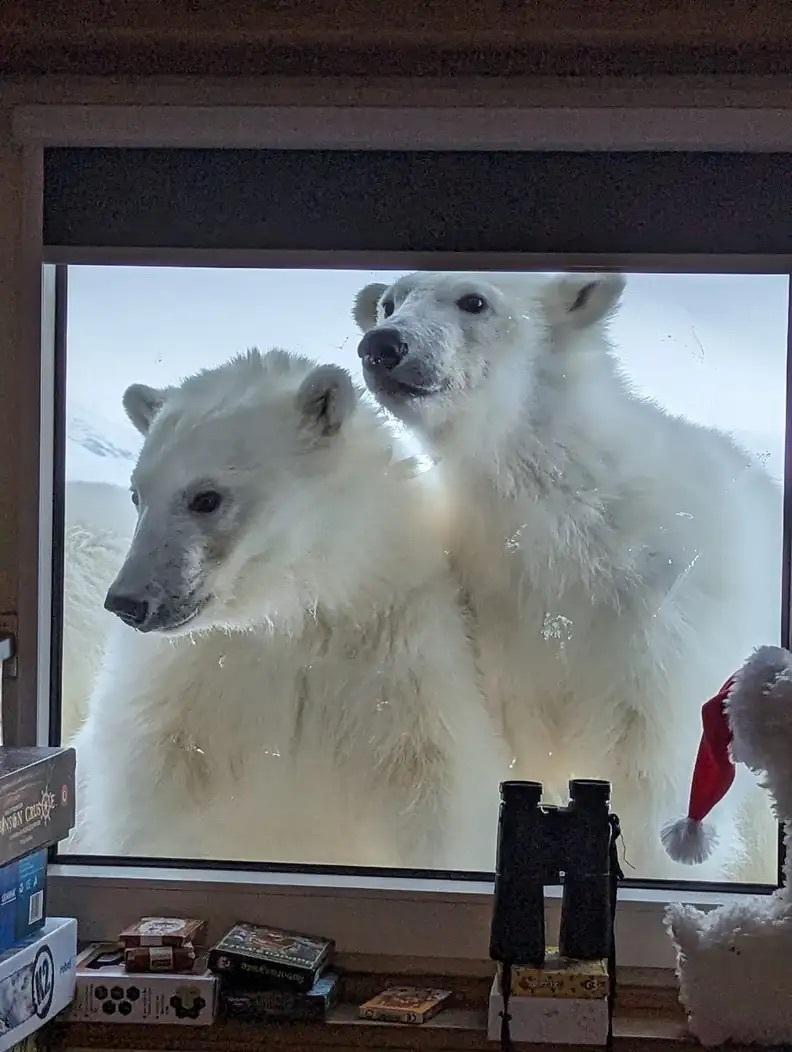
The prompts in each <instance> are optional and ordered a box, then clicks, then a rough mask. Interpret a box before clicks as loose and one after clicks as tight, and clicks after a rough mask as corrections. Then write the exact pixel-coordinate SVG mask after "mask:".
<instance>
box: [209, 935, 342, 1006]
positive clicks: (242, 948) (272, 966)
mask: <svg viewBox="0 0 792 1052" xmlns="http://www.w3.org/2000/svg"><path fill="white" fill-rule="evenodd" d="M334 950H335V942H334V941H333V940H332V939H326V938H323V937H322V936H316V935H304V934H302V933H301V932H295V931H284V930H283V929H282V928H271V927H268V926H267V925H263V924H247V923H245V922H244V921H240V922H239V923H237V924H235V925H234V927H233V928H232V929H231V930H230V931H229V932H227V933H226V934H225V935H224V936H223V938H222V939H220V941H219V942H218V943H216V944H215V946H213V947H212V949H211V950H210V952H209V967H210V968H211V970H212V971H213V972H218V973H219V974H221V975H224V976H226V977H227V978H228V979H229V980H230V981H231V982H232V983H234V984H236V985H237V986H259V987H262V986H268V987H272V988H279V989H293V990H296V991H298V992H300V993H308V991H309V990H310V989H311V987H312V986H313V985H314V983H315V982H316V980H317V979H318V978H319V976H320V975H321V974H322V972H323V971H324V970H325V968H326V967H327V965H328V964H329V962H330V957H331V955H332V953H333V951H334Z"/></svg>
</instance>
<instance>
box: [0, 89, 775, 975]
mask: <svg viewBox="0 0 792 1052" xmlns="http://www.w3.org/2000/svg"><path fill="white" fill-rule="evenodd" d="M549 98H552V95H545V99H546V100H547V99H549ZM403 102H404V95H402V96H401V97H400V102H399V104H398V105H395V104H394V103H393V98H392V97H391V101H390V104H388V105H386V106H385V107H382V106H355V105H339V106H316V105H313V106H312V105H296V106H292V105H288V106H280V105H273V106H261V105H251V106H236V105H230V106H221V105H216V106H194V105H170V106H162V105H156V104H152V105H140V104H138V105H109V106H108V105H98V106H95V105H79V104H74V105H71V104H67V105H55V104H51V103H36V104H33V105H28V104H24V103H23V104H22V105H19V106H16V107H15V108H13V110H12V113H11V129H12V144H11V148H10V149H9V151H8V155H7V156H6V155H5V154H4V153H3V149H2V147H3V142H2V139H1V138H0V174H3V173H4V169H5V170H6V171H7V172H11V173H12V175H13V178H14V181H15V186H16V191H17V198H18V202H19V204H20V205H21V208H20V212H19V215H20V217H21V218H20V221H19V224H18V226H17V227H15V229H14V230H13V233H14V245H15V251H14V250H12V254H13V259H12V261H11V262H12V264H13V265H12V266H11V267H10V271H11V272H12V273H13V278H14V288H13V292H14V293H15V294H16V299H15V302H14V303H13V304H11V306H12V307H13V313H14V318H13V324H12V326H11V332H12V334H13V338H14V340H15V342H16V354H15V356H14V357H13V361H12V368H11V376H12V379H13V381H14V386H15V391H16V399H17V403H18V404H19V405H22V406H25V407H28V406H30V407H35V411H32V412H29V413H28V412H26V413H21V414H17V417H16V418H15V419H13V420H12V419H11V418H8V422H7V423H5V424H4V422H3V421H0V437H3V438H5V439H6V446H7V447H8V444H9V442H10V441H11V436H12V435H13V436H14V438H15V440H16V443H17V460H16V473H17V478H18V479H25V478H35V479H37V480H38V487H37V490H38V492H37V493H34V492H32V490H33V487H20V488H19V489H18V494H19V495H18V498H17V506H16V508H15V509H14V510H15V511H16V524H17V530H18V554H19V559H18V567H17V574H18V586H17V600H18V602H17V612H18V614H19V660H18V664H19V673H18V678H17V679H16V680H13V681H8V682H6V684H5V686H6V692H7V697H6V698H4V713H3V715H4V726H5V727H6V728H7V729H8V731H9V732H10V735H9V737H10V740H13V741H19V742H24V741H32V740H33V738H32V737H31V734H32V728H33V727H34V726H36V725H37V726H38V729H39V730H38V734H39V738H38V740H39V741H43V740H46V738H45V737H44V736H45V735H46V733H47V726H48V710H49V686H50V670H49V647H48V645H47V641H48V637H49V631H50V624H49V609H50V589H51V583H52V582H51V567H50V560H49V558H48V555H49V551H51V540H52V519H53V515H52V472H51V463H50V462H49V460H48V457H47V456H46V455H45V454H44V451H45V449H46V442H47V441H48V440H49V436H48V435H47V433H46V429H48V428H50V429H51V428H52V427H53V426H54V424H53V418H54V414H53V413H51V412H49V411H48V409H47V407H48V406H51V405H53V404H54V402H53V393H54V388H53V384H54V382H55V377H54V368H53V362H54V323H53V318H54V314H53V305H52V295H53V284H52V282H51V281H50V278H49V277H48V273H49V272H48V270H46V269H45V270H44V271H42V264H44V263H45V262H46V263H47V264H49V263H53V262H54V261H55V259H56V258H57V253H49V254H48V255H47V256H46V257H45V255H44V249H43V245H42V190H43V181H42V159H43V149H44V147H46V146H81V145H86V146H87V145H90V146H110V147H113V146H168V147H178V146H188V145H189V146H204V145H205V146H213V147H218V148H223V147H258V148H266V147H278V148H301V147H303V148H305V147H321V148H326V149H327V148H334V147H335V148H341V147H346V148H349V147H353V148H359V149H370V148H384V147H390V148H404V149H409V148H413V149H415V148H426V149H431V148H435V149H436V148H446V149H453V148H469V146H470V143H471V141H473V142H475V144H476V147H478V148H480V149H521V150H527V149H568V150H606V151H607V150H615V149H619V150H627V149H632V150H634V149H677V150H679V149H697V150H705V151H711V150H719V149H724V150H726V149H728V150H745V151H753V152H764V151H784V152H786V151H789V152H792V121H790V119H789V118H790V116H792V108H789V107H781V108H779V107H778V106H776V108H774V109H767V108H765V107H764V106H761V105H760V106H756V107H752V106H743V107H741V108H736V107H733V108H732V107H728V106H721V107H718V106H703V107H680V106H673V105H671V106H668V105H666V106H659V107H658V106H651V105H648V106H640V105H639V106H636V105H634V104H633V105H624V104H623V103H622V105H621V107H611V106H587V105H585V104H582V105H577V106H569V107H558V106H548V105H544V106H542V105H530V104H528V105H518V106H515V105H511V106H499V105H497V103H494V104H493V102H492V100H489V104H487V105H481V104H479V105H475V106H471V105H459V106H449V105H447V104H446V105H442V106H434V107H432V106H431V105H429V106H426V105H421V93H420V90H419V89H415V90H414V91H413V92H412V94H411V95H410V104H409V105H404V104H403ZM384 111H387V112H384ZM384 117H387V120H385V119H383V118H384ZM0 134H1V133H0ZM1 205H2V201H0V206H1ZM6 211H8V208H7V205H6ZM4 218H5V223H6V226H8V224H9V217H8V215H6V216H5V217H3V216H2V215H0V231H1V230H3V221H4ZM125 256H126V254H125ZM280 258H281V265H284V262H283V257H282V256H281V257H280ZM685 259H686V264H687V265H689V266H696V267H698V265H699V264H698V262H697V261H696V260H694V259H691V257H685ZM70 261H72V262H73V261H74V260H73V257H72V256H71V254H70ZM141 261H142V259H141ZM433 262H434V263H435V265H437V259H436V257H434V260H433ZM544 262H545V263H546V259H545V261H544ZM587 262H588V263H590V262H591V261H587V260H586V259H582V258H581V259H575V260H570V259H569V257H564V263H565V265H570V264H571V265H579V266H585V265H587ZM598 262H600V263H601V259H598ZM613 262H614V265H619V261H618V260H614V261H613ZM632 262H633V263H635V259H634V257H633V260H632ZM653 262H654V264H655V265H657V266H660V265H662V261H658V260H654V261H653ZM411 263H412V265H416V266H420V263H419V262H416V261H415V260H412V261H411ZM737 263H738V264H739V266H740V267H741V268H742V267H745V270H746V272H748V271H750V270H756V269H762V268H763V263H762V260H761V259H760V258H759V257H730V258H729V266H730V269H733V268H734V266H735V264H737ZM779 264H781V265H782V266H783V269H785V270H786V271H787V272H789V273H792V260H788V261H787V260H779V259H778V258H775V259H774V260H773V268H772V269H778V266H779ZM341 265H343V264H341ZM701 266H702V269H709V270H713V269H715V270H717V269H718V261H717V259H713V258H712V257H706V258H703V259H702V260H701ZM2 273H3V271H2V263H0V276H1V275H2ZM42 274H43V277H42ZM2 302H3V301H2V299H0V303H2ZM42 423H43V425H44V431H42ZM10 428H14V430H13V431H11V430H10ZM4 430H5V431H6V432H7V433H5V434H3V431H4ZM785 613H786V612H785ZM34 712H35V713H36V722H35V724H34V722H33V713H34ZM50 888H51V906H50V909H51V911H52V912H54V913H61V914H64V913H65V914H68V915H71V916H77V918H78V920H79V922H80V930H81V937H84V938H86V939H94V938H97V939H99V938H102V939H107V938H111V939H112V938H114V937H115V935H116V933H117V932H118V931H119V930H120V928H121V927H122V926H123V925H124V924H126V923H127V922H129V921H131V920H133V919H134V918H135V917H136V916H139V915H140V914H141V913H143V912H152V913H153V912H160V911H167V912H177V913H180V914H184V913H187V914H190V913H192V914H197V915H202V916H207V917H208V919H209V921H210V933H211V934H212V935H215V934H219V933H220V931H221V930H222V929H223V928H224V927H225V926H227V925H230V924H231V923H233V921H235V920H237V919H239V918H241V917H245V918H246V919H249V920H253V921H256V920H261V921H268V922H270V923H276V924H282V925H284V926H291V927H304V928H307V929H313V930H318V931H324V932H326V933H327V934H330V935H332V936H334V937H335V938H336V940H337V943H338V948H339V951H340V952H341V954H342V959H344V960H345V961H347V962H352V961H356V962H358V961H365V962H369V963H370V962H371V961H372V960H374V959H377V960H379V961H388V962H394V961H396V962H400V966H404V967H411V966H412V967H415V968H421V969H423V970H424V971H442V970H444V969H454V968H456V969H461V970H462V971H465V972H474V973H475V972H481V973H482V974H486V973H487V972H488V971H489V970H491V964H490V963H489V962H488V961H487V958H486V954H487V944H488V933H489V920H490V910H491V895H492V886H491V884H490V883H488V882H471V881H458V882H457V881H446V880H433V879H425V880H417V879H412V878H403V877H395V876H376V877H375V876H368V877H366V876H355V877H346V876H343V877H342V876H334V875H331V874H319V873H299V874H297V873H266V872H265V873H249V872H240V871H235V870H221V869H217V868H205V869H190V870H184V869H168V868H156V869H154V868H152V869H147V868H143V867H136V866H103V865H98V864H97V865H90V866H83V865H79V866H75V865H70V864H67V863H63V862H58V863H57V864H56V865H54V866H53V867H52V870H51V884H50ZM743 895H744V893H743V892H727V891H722V890H717V889H713V890H711V891H690V890H686V889H679V890H677V891H673V890H670V889H665V888H647V889H642V888H628V889H624V890H623V891H622V893H621V895H620V902H619V906H618V915H617V939H618V945H617V949H618V954H619V963H620V966H621V967H624V968H627V969H629V970H633V969H653V970H654V969H672V968H673V967H674V964H675V961H674V958H673V951H672V947H671V944H670V940H669V939H668V936H667V934H666V932H665V930H664V927H663V924H662V919H663V913H664V909H665V906H666V904H667V903H668V901H670V900H673V901H684V902H687V903H690V904H691V905H697V906H700V907H701V908H705V909H706V908H711V907H714V906H718V905H721V904H723V903H726V902H733V901H739V900H740V899H741V898H742V897H743ZM546 902H547V905H548V925H549V931H552V930H553V928H554V926H555V925H557V923H558V916H559V906H560V892H559V890H558V889H554V888H550V889H547V895H546Z"/></svg>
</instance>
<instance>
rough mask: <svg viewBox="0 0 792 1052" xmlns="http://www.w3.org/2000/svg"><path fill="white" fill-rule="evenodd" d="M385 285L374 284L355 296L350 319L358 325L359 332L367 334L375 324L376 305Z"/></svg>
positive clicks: (385, 287)
mask: <svg viewBox="0 0 792 1052" xmlns="http://www.w3.org/2000/svg"><path fill="white" fill-rule="evenodd" d="M387 287H388V286H387V285H382V284H381V283H379V282H374V283H373V284H372V285H366V287H365V288H364V289H361V290H360V292H359V293H358V294H357V296H355V304H354V306H353V307H352V317H353V318H354V319H355V321H356V322H357V324H358V328H359V329H360V330H361V332H368V331H369V329H373V328H374V326H375V325H376V324H377V304H378V303H379V301H380V297H381V296H382V293H383V292H384V291H385V290H386V289H387Z"/></svg>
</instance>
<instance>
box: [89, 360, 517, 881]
mask: <svg viewBox="0 0 792 1052" xmlns="http://www.w3.org/2000/svg"><path fill="white" fill-rule="evenodd" d="M361 398H362V394H361V393H359V392H357V391H356V390H355V388H354V387H353V384H352V381H351V379H350V377H349V375H348V374H347V373H346V372H345V371H343V370H342V369H339V368H338V367H336V366H319V367H314V365H313V364H312V363H310V362H309V361H307V360H306V359H304V358H300V357H296V356H292V355H290V354H288V353H286V352H285V351H279V350H273V351H271V352H269V353H267V354H265V355H261V354H260V353H259V352H258V351H255V350H254V351H251V352H249V353H248V354H247V355H245V356H242V357H238V358H235V359H233V360H232V361H230V362H228V363H226V364H224V365H221V366H220V367H218V368H215V369H211V370H208V371H204V372H201V373H198V374H197V375H195V376H192V377H190V378H188V379H187V380H186V381H185V382H184V383H183V384H182V385H181V386H179V387H176V388H168V389H166V390H162V391H159V390H154V389H152V388H149V387H145V386H142V385H133V386H132V387H131V388H129V389H128V390H127V392H126V394H125V395H124V404H125V407H126V410H127V412H128V414H129V416H130V419H131V420H132V421H133V423H134V424H135V425H136V426H137V427H138V428H139V429H140V431H141V432H142V433H143V435H144V436H145V441H144V444H143V448H142V451H141V453H140V458H139V460H138V463H137V465H136V467H135V470H134V473H133V476H132V486H133V495H134V499H135V501H136V502H137V505H138V516H139V517H138V524H137V530H136V532H135V536H134V539H133V541H132V544H131V547H130V549H129V554H128V556H127V558H126V561H125V563H124V565H123V567H122V569H121V571H120V573H119V575H118V577H117V578H116V580H115V581H114V582H113V584H112V587H111V588H110V590H109V592H108V595H107V606H108V608H110V609H111V610H113V611H114V612H115V613H117V614H118V616H119V618H120V619H121V620H122V621H124V622H126V624H119V625H118V628H117V630H116V632H115V633H114V635H113V636H112V638H111V640H110V642H109V644H108V651H107V658H106V661H105V664H104V666H103V669H102V671H101V673H100V676H99V681H98V684H97V689H96V692H95V693H94V695H93V696H92V698H91V701H90V706H89V713H88V717H87V720H86V723H85V725H84V726H83V728H82V730H81V731H80V733H79V735H78V737H77V740H76V743H75V745H76V749H77V763H78V772H79V780H80V790H81V792H80V799H81V803H82V807H81V814H80V817H79V822H78V827H77V831H76V835H75V836H74V837H73V839H72V841H71V844H70V850H71V851H79V852H84V853H92V854H93V853H101V854H122V855H123V854H134V855H150V856H163V855H167V856H176V857H182V856H184V857H199V858H200V857H203V858H207V857H208V858H215V859H252V860H256V859H258V860H269V861H275V862H297V863H332V864H347V865H358V866H359V865H389V866H411V867H424V866H426V867H436V868H446V869H474V870H484V871H491V869H492V866H493V863H494V856H495V838H496V834H497V820H498V802H499V782H500V779H501V778H502V777H503V776H504V774H505V773H506V772H507V770H508V763H507V761H508V757H507V755H506V753H505V751H504V746H503V743H502V742H501V741H500V739H499V738H498V736H497V734H496V732H495V730H494V724H493V721H492V719H491V718H490V716H489V714H488V713H487V711H486V708H485V705H484V702H483V698H482V695H481V693H480V689H479V686H478V683H477V677H476V669H475V663H474V659H473V654H472V647H471V644H470V639H469V636H468V634H467V632H466V628H465V623H464V620H463V616H462V612H461V609H460V606H459V604H458V598H457V592H456V586H455V584H454V581H453V578H452V576H451V574H450V572H449V569H448V566H447V560H446V556H445V553H444V551H443V548H442V546H441V544H440V541H439V534H440V530H439V529H438V527H437V525H436V519H437V511H438V509H437V508H436V507H435V503H434V499H433V498H432V496H431V491H430V489H429V488H428V487H427V484H426V483H425V482H424V481H423V480H422V478H421V477H420V476H417V477H416V476H413V477H409V475H407V474H406V473H405V471H404V469H403V464H400V463H398V462H394V461H393V459H392V448H391V445H392V436H391V434H390V432H389V430H388V428H387V426H386V424H385V422H384V421H383V420H382V414H381V413H380V412H379V410H378V409H377V408H376V407H375V406H371V405H367V404H366V402H365V399H364V400H363V401H361ZM435 533H437V535H438V540H437V541H435V538H434V534H435Z"/></svg>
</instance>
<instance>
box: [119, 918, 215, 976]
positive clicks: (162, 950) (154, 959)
mask: <svg viewBox="0 0 792 1052" xmlns="http://www.w3.org/2000/svg"><path fill="white" fill-rule="evenodd" d="M205 932H206V921H203V920H196V919H194V918H192V917H142V918H141V919H140V920H139V921H137V922H136V923H135V924H133V925H131V926H130V927H129V928H125V929H124V931H122V932H121V934H120V935H119V936H118V940H119V942H120V943H121V944H122V946H123V947H124V967H125V968H126V970H127V971H128V972H134V973H141V972H173V973H184V972H192V971H194V970H195V962H196V959H197V957H198V954H197V953H196V949H195V945H194V943H196V942H198V941H199V940H201V939H202V937H203V935H204V933H205Z"/></svg>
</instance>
